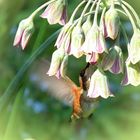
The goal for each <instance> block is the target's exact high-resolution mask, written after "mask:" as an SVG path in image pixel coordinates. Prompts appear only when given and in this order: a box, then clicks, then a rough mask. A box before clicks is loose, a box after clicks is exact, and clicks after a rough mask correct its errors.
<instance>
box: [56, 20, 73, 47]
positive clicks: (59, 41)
mask: <svg viewBox="0 0 140 140" xmlns="http://www.w3.org/2000/svg"><path fill="white" fill-rule="evenodd" d="M71 25H72V24H71V23H69V22H68V23H67V24H66V25H65V26H64V27H63V28H62V30H61V32H60V33H59V35H58V38H57V40H56V43H55V46H56V47H57V48H60V47H61V46H62V43H64V40H65V37H66V34H68V32H70V31H69V29H70V27H71Z"/></svg>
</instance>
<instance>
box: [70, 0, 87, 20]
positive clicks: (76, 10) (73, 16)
mask: <svg viewBox="0 0 140 140" xmlns="http://www.w3.org/2000/svg"><path fill="white" fill-rule="evenodd" d="M85 2H86V1H85V0H84V1H82V2H81V3H80V4H79V5H78V6H77V7H76V9H75V10H74V12H73V13H72V16H71V18H70V20H69V22H71V23H73V21H74V18H75V15H76V13H77V12H78V10H79V8H80V7H81V6H82V5H83V4H84V3H85Z"/></svg>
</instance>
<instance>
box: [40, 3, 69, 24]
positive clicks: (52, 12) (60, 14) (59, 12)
mask: <svg viewBox="0 0 140 140" xmlns="http://www.w3.org/2000/svg"><path fill="white" fill-rule="evenodd" d="M41 17H42V18H47V19H48V22H49V24H56V23H59V24H61V25H65V24H66V22H67V10H66V0H56V1H54V2H52V3H50V4H49V5H48V7H47V8H46V9H45V11H44V12H43V13H42V14H41Z"/></svg>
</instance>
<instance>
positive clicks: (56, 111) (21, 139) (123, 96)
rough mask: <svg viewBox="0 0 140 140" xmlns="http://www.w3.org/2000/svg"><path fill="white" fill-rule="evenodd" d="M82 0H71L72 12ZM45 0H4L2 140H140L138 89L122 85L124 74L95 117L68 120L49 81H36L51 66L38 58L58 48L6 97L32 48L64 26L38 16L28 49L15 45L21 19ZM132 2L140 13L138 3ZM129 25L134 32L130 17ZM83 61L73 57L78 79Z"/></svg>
mask: <svg viewBox="0 0 140 140" xmlns="http://www.w3.org/2000/svg"><path fill="white" fill-rule="evenodd" d="M79 1H80V0H73V1H70V0H69V14H70V13H71V12H72V10H73V9H74V8H75V7H76V4H77V3H78V2H79ZM44 2H45V0H39V1H37V0H36V1H35V0H30V1H28V0H11V1H9V0H0V49H1V51H0V74H1V75H0V105H2V104H5V105H4V108H3V109H2V111H1V112H0V140H51V139H53V140H93V139H94V140H125V139H126V140H132V139H133V140H140V87H132V86H127V87H121V86H120V85H119V84H120V78H121V76H112V75H111V76H110V77H111V78H110V81H111V87H112V90H113V92H114V93H115V96H116V97H115V98H112V99H108V100H101V101H100V104H99V107H98V108H97V110H96V111H95V113H94V115H93V117H92V118H91V119H87V120H80V121H78V122H76V123H74V124H73V123H72V124H71V123H69V118H70V114H71V112H72V109H71V108H70V107H69V106H67V105H66V104H65V103H63V102H61V101H60V100H58V99H57V98H54V97H53V96H50V94H49V91H48V90H47V84H46V85H45V83H47V82H45V81H43V82H42V81H41V79H39V80H38V77H44V76H46V75H45V72H46V71H47V64H46V63H43V64H40V62H41V63H42V62H44V60H46V59H48V60H50V58H51V54H52V52H53V50H55V48H54V47H53V44H52V45H51V46H50V47H49V48H47V49H46V50H45V51H43V53H42V54H41V55H40V56H39V57H38V59H37V60H36V61H35V62H33V63H32V64H31V66H30V67H29V68H28V70H27V71H26V72H25V73H24V75H23V76H22V77H21V79H20V81H19V83H18V86H17V88H14V91H13V94H12V95H11V96H10V98H9V99H8V100H7V98H8V95H7V96H5V97H4V98H3V95H4V93H6V92H5V91H6V89H7V88H8V85H9V84H10V82H11V81H12V80H13V78H14V77H15V76H16V74H17V72H18V71H19V70H20V68H21V67H22V65H23V64H24V63H25V62H26V60H27V59H28V58H29V57H30V55H31V54H32V53H33V52H34V50H36V49H37V48H38V47H39V46H40V45H41V44H42V43H43V42H44V40H46V39H47V38H48V37H49V36H50V35H51V34H52V33H53V32H55V31H56V30H57V29H59V28H60V26H59V25H52V26H50V25H49V24H48V23H47V21H46V20H42V19H41V18H36V19H35V27H36V31H35V33H34V34H33V36H32V38H31V40H30V42H29V45H28V48H27V49H25V51H21V49H20V48H18V49H17V48H15V47H13V45H12V43H13V39H14V35H15V32H16V29H17V26H18V23H19V21H20V20H21V19H23V18H25V17H27V16H28V15H29V14H30V13H32V12H33V10H35V9H36V8H37V7H38V6H40V5H41V4H43V3H44ZM128 2H129V3H130V4H132V6H133V7H134V9H135V10H136V11H137V12H138V14H140V8H139V1H138V0H135V1H131V0H128ZM124 21H125V20H124ZM125 24H126V29H127V30H128V31H129V32H130V34H131V26H129V25H128V24H127V21H125ZM77 64H78V65H77ZM84 64H85V63H83V61H82V60H81V61H80V62H77V61H76V60H75V59H74V58H72V60H71V63H70V67H72V69H76V70H75V71H77V72H75V73H73V72H72V71H70V70H69V74H70V75H71V77H72V79H73V80H74V81H75V82H77V81H78V73H79V70H80V68H81V67H83V65H84ZM33 74H34V75H33ZM55 82H56V83H53V84H57V82H59V81H55ZM11 90H12V89H11ZM65 90H66V89H64V92H65Z"/></svg>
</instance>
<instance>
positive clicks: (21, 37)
mask: <svg viewBox="0 0 140 140" xmlns="http://www.w3.org/2000/svg"><path fill="white" fill-rule="evenodd" d="M33 31H34V23H33V19H32V18H30V17H28V18H26V19H24V20H22V21H21V22H20V23H19V26H18V30H17V32H16V35H15V39H14V43H13V45H14V46H18V45H20V46H21V47H22V49H23V50H24V49H25V47H26V46H27V43H28V42H29V39H30V37H31V35H32V34H33Z"/></svg>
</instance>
